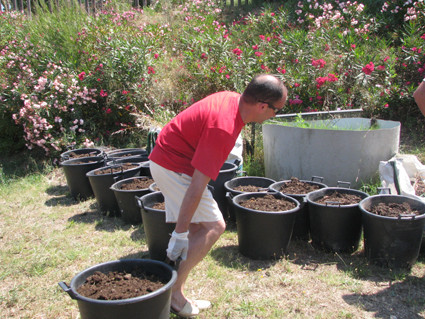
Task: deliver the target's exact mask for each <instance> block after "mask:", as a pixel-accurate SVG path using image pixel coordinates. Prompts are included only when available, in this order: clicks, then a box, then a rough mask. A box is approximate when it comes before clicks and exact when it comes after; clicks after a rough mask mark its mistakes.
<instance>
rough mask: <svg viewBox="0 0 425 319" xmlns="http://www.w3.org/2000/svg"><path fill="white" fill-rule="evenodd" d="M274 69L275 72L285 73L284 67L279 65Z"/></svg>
mask: <svg viewBox="0 0 425 319" xmlns="http://www.w3.org/2000/svg"><path fill="white" fill-rule="evenodd" d="M276 70H277V72H279V73H282V74H285V73H286V70H285V69H284V68H281V67H278V68H277V69H276Z"/></svg>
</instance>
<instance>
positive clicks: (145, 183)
mask: <svg viewBox="0 0 425 319" xmlns="http://www.w3.org/2000/svg"><path fill="white" fill-rule="evenodd" d="M153 182H154V181H153V179H152V178H136V179H133V180H132V181H131V182H128V183H123V184H122V185H121V189H123V190H138V189H146V188H148V187H149V186H150V185H151V184H152V183H153Z"/></svg>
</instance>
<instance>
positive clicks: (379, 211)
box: [369, 203, 422, 217]
mask: <svg viewBox="0 0 425 319" xmlns="http://www.w3.org/2000/svg"><path fill="white" fill-rule="evenodd" d="M369 211H370V212H371V213H373V214H376V215H379V216H387V217H400V216H402V215H422V213H421V212H420V211H418V210H416V209H413V208H412V207H411V206H410V204H409V203H378V204H377V205H374V206H372V207H371V208H370V209H369Z"/></svg>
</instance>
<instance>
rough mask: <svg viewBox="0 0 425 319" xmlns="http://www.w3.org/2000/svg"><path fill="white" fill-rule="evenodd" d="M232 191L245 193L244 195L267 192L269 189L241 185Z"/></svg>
mask: <svg viewBox="0 0 425 319" xmlns="http://www.w3.org/2000/svg"><path fill="white" fill-rule="evenodd" d="M232 189H234V190H235V191H239V192H244V193H256V192H267V188H264V187H258V186H255V185H240V186H235V187H233V188H232Z"/></svg>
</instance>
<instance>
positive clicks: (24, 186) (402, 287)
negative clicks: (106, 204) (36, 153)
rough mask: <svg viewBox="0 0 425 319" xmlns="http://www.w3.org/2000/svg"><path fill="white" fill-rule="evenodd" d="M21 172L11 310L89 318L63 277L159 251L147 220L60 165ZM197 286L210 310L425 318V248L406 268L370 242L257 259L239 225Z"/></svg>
mask: <svg viewBox="0 0 425 319" xmlns="http://www.w3.org/2000/svg"><path fill="white" fill-rule="evenodd" d="M404 149H407V147H405V148H404ZM417 150H418V154H422V155H423V154H424V148H422V146H421V147H419V148H417ZM422 155H421V156H422ZM8 163H9V164H10V162H8V161H3V162H2V166H1V167H2V169H3V173H2V176H3V179H6V177H4V174H5V168H6V167H7V166H8V165H9V164H8ZM34 166H35V164H34V163H33V164H32V166H31V165H30V166H28V167H26V168H25V169H26V170H27V171H31V167H34ZM14 174H15V175H16V176H17V177H16V178H14V179H11V180H10V179H8V181H6V182H4V183H2V184H0V239H1V240H0V259H1V263H0V309H1V317H2V318H79V311H78V307H77V303H76V301H74V300H72V299H71V298H70V297H69V295H68V294H66V293H65V292H63V291H62V289H61V288H60V287H59V286H58V282H60V281H65V282H67V283H68V284H69V282H70V280H71V279H72V278H73V277H74V276H75V275H76V274H77V273H79V272H80V271H82V270H84V269H86V268H88V267H90V266H93V265H95V264H98V263H102V262H106V261H111V260H116V259H121V258H148V257H149V255H148V249H147V245H146V240H145V234H144V230H143V226H142V225H138V226H132V225H127V224H125V223H124V222H123V221H122V220H121V219H120V218H114V217H106V216H104V215H102V214H101V213H100V212H99V211H98V209H97V204H96V201H95V199H90V200H87V201H82V202H78V201H76V200H74V199H72V197H71V196H70V194H69V191H68V188H67V184H66V180H65V177H64V175H63V172H62V169H61V168H60V167H59V168H50V169H48V170H44V171H43V173H42V174H40V173H32V174H29V175H25V174H24V173H22V174H20V173H19V172H18V171H15V172H14ZM23 175H25V176H23ZM19 176H21V177H19ZM8 178H10V176H8ZM187 294H188V296H189V297H192V298H195V297H197V298H204V299H209V300H211V301H212V303H213V307H212V308H211V309H209V310H207V311H205V312H203V313H202V314H201V315H200V318H397V319H402V318H409V319H411V318H423V317H425V255H421V256H420V258H419V260H418V262H417V263H416V264H415V266H414V267H413V268H412V269H411V271H404V272H396V271H391V270H388V269H382V268H379V267H376V266H372V265H369V264H368V263H367V260H366V259H365V257H364V254H363V250H362V247H361V248H359V250H358V251H357V252H355V253H353V254H351V255H350V254H334V253H326V252H323V251H320V250H316V249H314V248H313V247H312V246H311V244H310V243H308V242H303V241H293V242H291V244H290V247H289V253H288V256H287V257H286V258H283V259H280V260H274V261H273V260H270V261H255V260H250V259H248V258H246V257H244V256H243V255H241V254H240V253H239V250H238V241H237V233H236V230H235V229H232V228H229V229H228V230H227V231H226V232H225V233H224V235H223V236H222V237H221V238H220V240H219V241H218V242H217V244H216V245H215V246H214V247H213V249H212V250H211V251H210V253H209V254H208V256H207V258H206V259H205V260H203V261H202V262H201V263H200V264H199V265H198V266H197V268H196V269H195V271H194V273H193V274H192V276H191V277H190V278H189V281H188V284H187Z"/></svg>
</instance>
